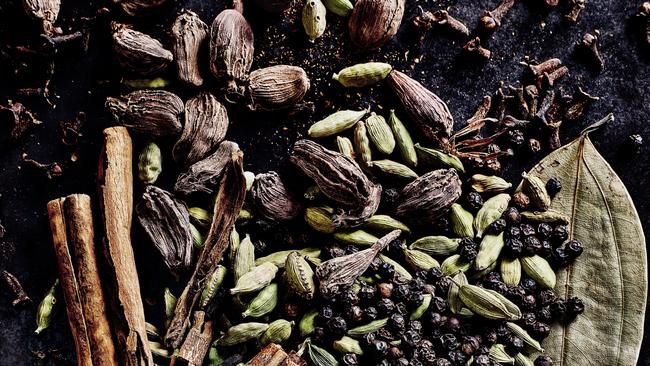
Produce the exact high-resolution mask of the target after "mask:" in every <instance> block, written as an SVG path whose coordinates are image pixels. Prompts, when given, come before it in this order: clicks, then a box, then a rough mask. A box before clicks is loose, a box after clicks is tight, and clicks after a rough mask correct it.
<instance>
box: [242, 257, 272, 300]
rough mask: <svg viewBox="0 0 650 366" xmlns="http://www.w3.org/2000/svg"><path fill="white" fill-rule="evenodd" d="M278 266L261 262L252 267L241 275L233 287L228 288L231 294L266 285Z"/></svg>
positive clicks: (259, 288)
mask: <svg viewBox="0 0 650 366" xmlns="http://www.w3.org/2000/svg"><path fill="white" fill-rule="evenodd" d="M277 272H278V267H276V266H275V265H274V264H273V263H262V264H260V265H259V266H256V267H253V269H251V270H250V271H249V272H248V273H246V274H245V275H243V276H241V278H240V279H239V280H238V281H237V284H236V285H235V287H234V288H231V289H230V294H231V295H236V294H242V293H249V292H254V291H257V290H261V289H262V288H264V287H266V286H268V285H269V284H270V283H271V281H273V279H274V278H275V274H276V273H277Z"/></svg>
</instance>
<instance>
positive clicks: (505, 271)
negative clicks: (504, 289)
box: [501, 258, 521, 286]
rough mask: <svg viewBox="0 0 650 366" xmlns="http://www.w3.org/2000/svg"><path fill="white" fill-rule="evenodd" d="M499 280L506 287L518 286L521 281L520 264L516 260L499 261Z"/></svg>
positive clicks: (505, 259) (503, 259)
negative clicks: (500, 279) (501, 279)
mask: <svg viewBox="0 0 650 366" xmlns="http://www.w3.org/2000/svg"><path fill="white" fill-rule="evenodd" d="M501 278H503V282H504V283H505V284H506V285H508V286H518V285H519V281H521V262H519V259H518V258H502V259H501Z"/></svg>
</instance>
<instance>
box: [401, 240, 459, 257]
mask: <svg viewBox="0 0 650 366" xmlns="http://www.w3.org/2000/svg"><path fill="white" fill-rule="evenodd" d="M460 240H461V239H450V238H448V237H446V236H425V237H423V238H420V239H418V240H416V241H415V242H413V244H411V245H410V246H409V249H417V250H421V251H423V252H425V253H427V254H430V255H433V256H440V257H441V256H447V255H451V254H453V253H456V251H457V250H458V244H459V243H460Z"/></svg>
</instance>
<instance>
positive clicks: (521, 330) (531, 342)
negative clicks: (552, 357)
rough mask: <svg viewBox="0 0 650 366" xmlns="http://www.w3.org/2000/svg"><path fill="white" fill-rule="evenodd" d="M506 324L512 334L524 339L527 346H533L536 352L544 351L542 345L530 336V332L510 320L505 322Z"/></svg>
mask: <svg viewBox="0 0 650 366" xmlns="http://www.w3.org/2000/svg"><path fill="white" fill-rule="evenodd" d="M506 326H507V327H508V329H510V330H511V331H512V333H513V334H514V335H516V336H517V337H519V338H521V340H522V341H524V343H525V344H527V345H528V346H529V347H531V348H533V349H534V350H536V351H537V352H544V348H542V345H541V344H540V343H539V342H538V341H537V340H536V339H535V338H533V337H531V336H530V334H528V332H526V331H525V330H524V328H522V327H520V326H519V325H517V324H515V323H512V322H506Z"/></svg>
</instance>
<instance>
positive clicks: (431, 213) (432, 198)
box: [396, 169, 461, 225]
mask: <svg viewBox="0 0 650 366" xmlns="http://www.w3.org/2000/svg"><path fill="white" fill-rule="evenodd" d="M460 194H461V181H460V179H459V178H458V173H456V170H455V169H439V170H434V171H432V172H429V173H427V174H424V175H423V176H421V177H419V178H417V179H416V180H414V181H413V182H411V183H409V184H407V185H406V186H405V187H404V189H402V192H401V193H400V194H399V197H398V198H397V209H396V214H397V216H398V217H399V218H401V219H403V220H404V221H406V222H408V223H413V224H416V225H430V224H432V223H433V222H434V221H435V220H436V219H437V218H438V217H440V216H441V215H442V214H444V213H445V212H447V210H449V208H450V207H451V205H452V204H454V202H456V200H458V198H459V197H460Z"/></svg>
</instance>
